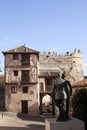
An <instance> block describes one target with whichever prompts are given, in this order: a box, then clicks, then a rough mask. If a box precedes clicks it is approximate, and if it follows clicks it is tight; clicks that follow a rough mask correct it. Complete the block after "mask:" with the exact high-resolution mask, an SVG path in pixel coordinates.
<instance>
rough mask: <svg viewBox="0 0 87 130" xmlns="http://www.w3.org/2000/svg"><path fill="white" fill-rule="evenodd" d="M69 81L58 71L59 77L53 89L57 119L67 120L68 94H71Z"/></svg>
mask: <svg viewBox="0 0 87 130" xmlns="http://www.w3.org/2000/svg"><path fill="white" fill-rule="evenodd" d="M68 82H69V81H67V80H65V79H64V77H63V75H61V74H60V73H58V77H57V79H56V81H55V83H54V86H53V90H52V98H53V103H54V110H55V116H56V121H65V120H66V119H67V113H68V106H67V105H69V102H68V98H69V97H68V95H69V93H70V92H69V91H70V88H69V84H68Z"/></svg>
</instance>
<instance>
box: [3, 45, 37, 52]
mask: <svg viewBox="0 0 87 130" xmlns="http://www.w3.org/2000/svg"><path fill="white" fill-rule="evenodd" d="M2 53H3V54H5V53H39V51H36V50H34V49H31V48H29V47H26V46H19V47H17V48H14V49H11V50H8V51H3V52H2Z"/></svg>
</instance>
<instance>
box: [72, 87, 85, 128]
mask: <svg viewBox="0 0 87 130" xmlns="http://www.w3.org/2000/svg"><path fill="white" fill-rule="evenodd" d="M71 104H72V108H73V111H72V116H73V117H76V118H78V119H80V120H83V121H84V122H85V127H86V130H87V89H86V88H82V89H80V90H77V91H76V92H75V93H74V95H73V97H72V99H71Z"/></svg>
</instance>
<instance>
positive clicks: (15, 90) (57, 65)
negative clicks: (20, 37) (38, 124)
mask: <svg viewBox="0 0 87 130" xmlns="http://www.w3.org/2000/svg"><path fill="white" fill-rule="evenodd" d="M3 54H4V57H5V107H6V109H7V110H8V111H12V112H16V113H23V114H28V115H34V116H37V115H38V114H43V113H44V112H52V98H51V91H52V86H53V82H54V80H55V78H56V77H57V73H58V72H61V73H62V72H65V74H66V78H67V79H68V80H69V81H70V82H71V83H73V82H77V81H79V80H82V79H83V70H82V53H81V51H80V50H76V49H75V50H74V52H73V53H72V54H69V53H66V54H65V55H60V54H57V53H55V52H48V53H46V52H44V53H41V52H39V51H36V50H34V49H31V48H28V47H26V46H20V47H17V48H14V49H11V50H8V51H3Z"/></svg>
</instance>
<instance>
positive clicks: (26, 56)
mask: <svg viewBox="0 0 87 130" xmlns="http://www.w3.org/2000/svg"><path fill="white" fill-rule="evenodd" d="M21 59H22V61H21V62H22V65H23V66H26V65H27V66H28V65H30V54H22V55H21Z"/></svg>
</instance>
